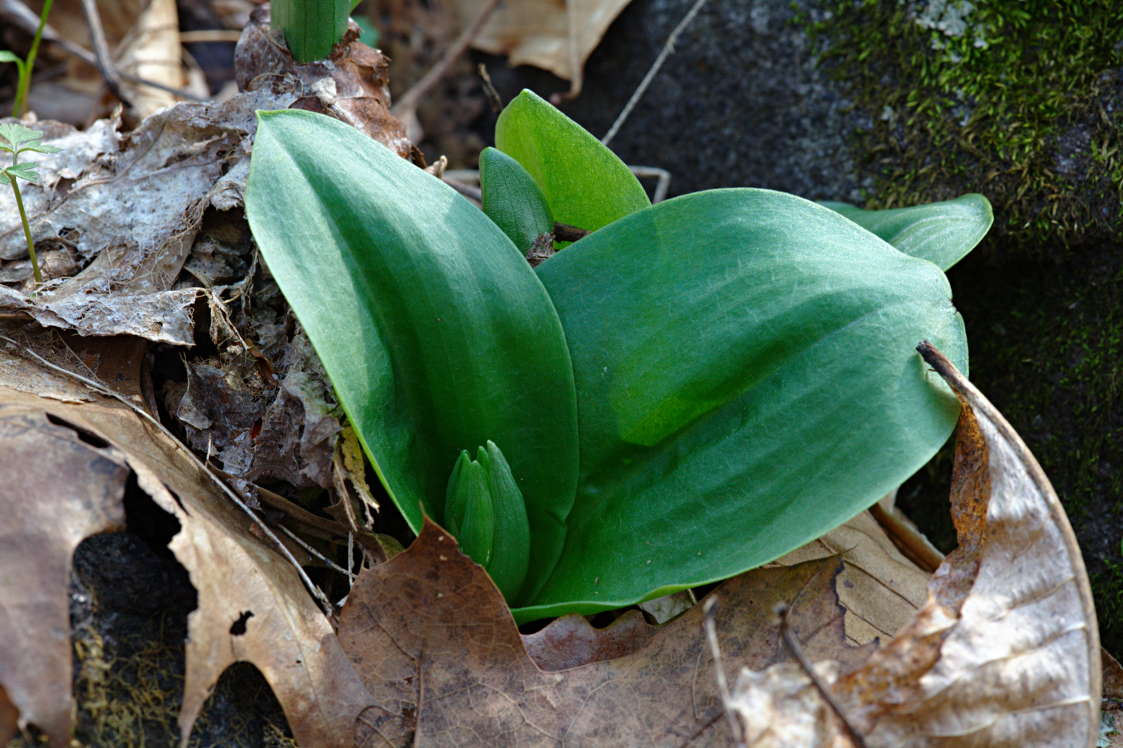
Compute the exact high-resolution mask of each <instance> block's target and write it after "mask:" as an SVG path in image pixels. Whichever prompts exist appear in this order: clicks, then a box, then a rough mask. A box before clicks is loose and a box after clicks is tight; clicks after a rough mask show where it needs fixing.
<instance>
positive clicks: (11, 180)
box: [0, 122, 59, 283]
mask: <svg viewBox="0 0 1123 748" xmlns="http://www.w3.org/2000/svg"><path fill="white" fill-rule="evenodd" d="M42 140H43V133H41V132H38V131H37V130H32V129H31V128H30V127H24V126H23V125H18V124H15V123H14V122H5V123H0V151H7V152H8V153H10V154H12V163H11V164H10V165H8V166H5V167H4V168H3V170H2V172H3V174H4V176H5V177H7V178H8V184H10V185H12V192H13V193H14V194H15V196H16V207H17V208H19V217H20V221H21V222H22V223H23V238H24V239H25V240H27V254H28V255H29V256H30V257H31V269H32V272H33V273H34V274H35V282H36V283H42V282H43V275H42V273H40V272H39V257H38V256H37V255H36V254H35V242H34V241H32V240H31V224H30V223H28V221H27V211H26V210H24V207H23V195H22V194H20V189H19V182H18V181H17V180H18V179H23V180H25V181H28V182H34V183H35V184H39V167H38V166H37V165H36V164H33V163H30V162H27V161H25V162H23V163H20V160H19V155H20V154H21V153H23V152H25V151H34V152H35V153H56V152H57V151H58V150H59V149H58V148H55V147H54V146H51V145H44V144H43V143H42V142H41V141H42Z"/></svg>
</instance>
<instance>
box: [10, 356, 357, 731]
mask: <svg viewBox="0 0 1123 748" xmlns="http://www.w3.org/2000/svg"><path fill="white" fill-rule="evenodd" d="M3 355H5V356H7V355H9V354H3ZM27 368H29V369H30V368H34V366H33V365H32V364H30V363H29V364H27ZM41 376H42V377H46V378H50V377H52V376H56V377H57V376H59V375H57V374H54V373H53V372H46V373H44V374H42V375H41ZM51 417H53V418H55V419H59V421H60V424H61V423H65V424H68V425H56V424H54V423H52V422H50V421H49V420H48V418H51ZM32 426H34V427H35V428H32ZM76 429H79V430H81V431H82V432H88V433H90V434H94V435H96V436H98V437H99V438H102V439H105V440H106V441H107V442H109V443H110V445H111V446H110V447H108V448H105V449H100V450H99V449H97V448H94V447H91V446H90V445H87V444H86V443H84V442H83V441H82V440H81V439H80V438H79V437H78V434H77V433H76V431H75V430H76ZM0 433H3V434H9V433H11V434H14V435H15V436H19V435H20V434H26V433H32V434H37V433H44V434H46V436H44V437H42V439H40V442H43V440H44V439H45V440H46V442H43V443H42V444H40V443H39V442H37V443H36V444H35V445H32V446H21V443H18V442H13V443H12V444H11V445H4V446H5V447H6V448H5V449H4V450H3V451H2V452H0V455H3V457H2V459H4V474H5V486H4V492H3V493H0V500H2V505H3V507H4V511H3V512H2V513H0V528H2V529H0V534H3V535H4V536H5V538H6V539H7V541H8V542H6V543H5V544H4V545H3V548H2V549H0V553H3V554H4V559H3V561H2V568H4V569H5V577H4V579H5V580H7V579H12V580H19V585H18V588H17V589H12V590H10V591H9V590H5V591H4V594H3V596H2V599H3V600H4V601H5V603H7V604H8V605H9V606H11V608H12V609H13V610H15V611H16V612H19V611H26V612H27V614H29V615H31V614H35V621H36V622H35V623H34V625H24V626H19V627H14V628H12V629H8V628H0V687H3V688H5V689H6V690H7V692H8V694H9V697H10V698H11V700H12V702H13V704H14V705H15V706H16V707H17V708H18V709H19V711H20V719H21V720H22V721H24V722H25V723H26V722H28V721H30V722H33V723H35V724H38V725H39V726H40V727H41V728H43V729H44V730H46V732H47V734H48V735H50V737H51V739H52V741H53V742H54V744H56V745H62V744H64V743H65V742H66V740H67V738H68V735H69V729H70V720H71V706H70V705H71V704H72V701H71V700H70V699H71V697H70V695H69V687H68V684H69V683H70V678H69V667H70V647H69V640H68V637H67V635H66V632H67V631H68V625H67V618H66V615H67V608H66V588H67V587H66V584H67V569H68V565H69V552H70V550H72V548H73V546H75V545H77V543H78V542H80V541H81V539H82V538H83V537H85V536H86V535H89V534H91V533H92V532H97V531H99V530H101V529H104V528H106V527H108V526H112V525H117V526H119V525H120V524H121V518H120V512H121V508H120V500H121V490H122V486H123V482H124V476H127V475H128V470H129V469H131V470H132V471H133V472H135V474H136V475H137V479H138V484H139V486H140V487H141V488H142V489H143V490H145V491H146V492H148V493H149V495H150V496H152V498H153V499H154V500H155V501H156V502H157V504H159V505H160V506H161V507H162V508H163V509H164V510H166V511H168V512H170V513H172V514H173V515H175V517H176V518H177V519H178V520H179V522H180V524H181V526H182V529H181V531H180V532H179V533H178V534H177V535H176V536H175V537H174V538H173V540H172V542H171V544H170V546H171V549H172V551H173V552H174V553H175V554H176V556H177V558H178V559H179V560H180V562H181V563H182V564H183V565H184V566H185V567H186V568H187V571H188V573H189V574H190V577H191V582H192V584H193V585H194V586H195V588H196V589H197V590H198V595H199V607H198V608H197V609H196V610H195V611H194V612H193V613H192V614H191V615H190V617H189V619H188V630H189V642H188V646H187V661H186V662H187V679H186V684H185V695H184V705H183V710H182V712H181V720H180V722H181V726H182V728H183V730H184V733H185V734H186V733H187V732H188V731H189V729H190V725H191V724H192V722H193V720H194V718H195V716H196V714H197V713H198V710H199V708H200V707H201V706H202V704H203V701H204V700H205V699H206V697H207V695H208V693H209V691H210V689H211V688H212V687H213V685H214V683H215V682H216V681H217V680H218V677H219V675H220V674H221V673H222V671H223V670H224V669H225V668H226V667H227V665H229V664H232V663H234V662H237V661H240V660H246V661H249V662H252V663H253V664H254V665H256V666H257V667H258V669H259V670H261V672H262V674H263V675H264V676H265V678H266V680H267V681H268V682H269V684H270V685H271V686H272V688H273V690H274V692H275V693H276V695H277V698H278V701H280V703H281V705H282V707H283V708H284V711H285V715H286V717H287V718H288V719H289V723H290V725H291V727H292V729H293V732H294V734H295V736H296V737H297V739H298V740H299V741H301V743H302V744H305V745H324V746H331V745H348V744H349V743H350V738H351V734H352V731H353V725H354V722H355V719H356V718H357V716H358V715H359V714H360V713H361V712H362V711H363V710H365V709H368V708H369V707H370V706H371V704H372V701H371V699H370V697H369V695H368V694H367V693H366V691H365V689H364V688H363V686H362V683H361V681H360V680H359V679H358V677H357V675H356V674H355V671H354V669H353V668H352V667H351V665H350V663H349V661H348V659H347V657H346V655H345V654H344V653H343V650H342V649H341V648H340V646H339V644H338V641H337V640H336V638H335V635H334V633H333V630H332V627H331V626H330V624H329V623H328V621H327V620H326V618H325V617H324V616H323V614H322V613H321V612H320V611H319V609H318V608H317V607H316V606H315V604H314V603H313V602H312V599H311V598H310V596H309V595H308V593H307V591H306V590H305V589H304V588H303V586H302V585H301V583H300V581H299V579H298V577H297V575H296V572H295V570H294V569H293V567H292V566H290V565H289V563H288V562H287V561H286V560H285V559H283V558H282V557H281V556H280V555H279V554H278V553H277V552H276V550H275V548H274V547H273V546H271V545H270V544H269V543H268V542H266V541H263V540H261V539H260V536H259V531H258V530H257V528H256V526H255V525H254V524H253V523H252V522H251V521H250V519H249V518H248V517H247V516H246V515H245V514H243V513H242V512H240V511H239V510H238V509H236V508H235V507H234V505H233V504H232V503H231V502H230V501H229V500H228V499H227V498H226V497H225V496H224V495H223V494H222V493H221V492H220V491H219V490H218V489H217V487H216V484H215V483H214V481H213V479H212V477H211V476H209V475H207V474H206V473H205V471H204V470H203V468H202V467H201V465H200V464H199V463H198V462H196V461H194V460H192V459H191V458H190V457H189V456H188V453H187V452H186V451H185V450H184V448H183V447H182V446H180V445H178V444H177V443H176V442H174V440H172V439H171V438H170V437H169V436H168V435H167V434H166V433H165V432H162V431H160V430H158V429H156V428H155V427H154V426H153V425H152V424H151V423H149V422H148V421H146V420H144V419H143V418H141V417H140V416H139V415H138V414H137V413H136V412H135V411H134V410H133V409H131V408H129V407H126V406H125V405H124V404H122V403H121V402H119V401H117V400H115V399H109V398H105V397H102V396H101V395H98V394H91V395H90V396H89V397H88V398H87V401H85V402H81V403H72V402H61V401H58V400H53V399H48V398H42V397H39V396H37V395H35V394H29V393H26V392H21V391H19V390H16V389H14V388H11V387H9V386H6V383H0ZM13 438H14V437H13ZM91 455H92V456H91ZM35 459H45V460H51V459H54V460H62V459H71V460H72V461H73V462H74V463H75V464H73V465H71V464H70V463H67V464H66V465H54V466H51V465H46V466H38V467H35V462H34V460H35ZM82 460H85V461H86V463H85V464H88V465H90V466H92V467H86V468H85V473H82V472H80V470H81V469H82V466H83V464H84V463H83V462H82ZM103 465H104V467H103ZM99 471H100V472H99ZM52 476H58V477H59V479H58V489H57V490H58V492H59V495H58V496H55V495H53V494H51V493H49V489H50V486H51V480H52ZM78 488H80V489H81V491H77V490H76V489H78ZM45 489H46V490H47V491H48V492H45ZM83 492H89V493H90V494H91V495H90V496H89V497H86V496H85V494H84V493H83ZM37 494H39V495H37ZM31 496H34V497H35V500H34V501H28V497H31ZM95 499H97V501H95ZM68 501H69V503H67V502H68ZM33 511H38V512H41V513H42V514H43V516H42V517H38V516H35V515H34V514H33V513H32V512H33ZM113 512H116V514H113ZM35 544H37V545H39V546H41V547H42V548H43V549H48V548H56V549H57V551H56V552H54V553H53V554H48V553H47V551H46V550H41V551H39V552H38V553H39V555H35V554H34V553H32V552H31V551H32V548H31V546H32V545H35ZM8 554H11V557H9V555H8ZM46 558H54V559H55V560H54V561H53V562H51V563H50V564H48V563H47V560H46ZM21 564H22V565H21ZM25 567H26V568H25ZM11 569H16V570H17V572H16V573H15V574H12V575H9V574H8V572H9V570H11ZM28 580H36V581H35V582H33V583H30V584H29V583H28ZM0 583H2V582H0ZM40 593H41V594H42V596H43V597H44V598H45V599H50V600H52V601H53V605H54V610H53V612H52V610H51V609H48V608H44V610H43V611H39V612H38V613H37V612H36V610H35V609H34V608H32V607H31V606H29V605H28V600H29V598H30V599H32V600H34V599H35V598H34V597H31V596H32V595H33V594H40ZM9 601H10V602H9ZM39 605H41V606H42V605H46V604H45V603H40V604H39ZM48 614H50V615H48ZM60 617H61V619H60ZM9 620H13V621H14V620H16V619H15V618H11V619H9ZM51 620H54V621H55V623H54V624H52V625H45V623H44V622H45V621H51ZM23 623H25V624H27V622H26V621H24V622H23ZM37 636H38V637H39V638H36V637H37ZM52 668H53V669H52ZM63 668H65V669H63ZM55 671H57V673H56V672H55ZM29 679H33V680H34V681H35V683H37V684H38V687H39V689H40V692H39V693H35V692H31V693H28V691H27V689H28V686H26V685H25V681H27V680H29ZM60 684H67V685H65V686H63V685H60ZM36 697H38V698H36ZM48 702H49V703H48ZM0 726H2V723H0Z"/></svg>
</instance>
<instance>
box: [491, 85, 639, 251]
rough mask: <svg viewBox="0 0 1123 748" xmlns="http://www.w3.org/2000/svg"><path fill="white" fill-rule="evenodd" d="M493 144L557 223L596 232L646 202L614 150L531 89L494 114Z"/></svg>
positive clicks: (524, 91) (633, 175)
mask: <svg viewBox="0 0 1123 748" xmlns="http://www.w3.org/2000/svg"><path fill="white" fill-rule="evenodd" d="M495 145H496V147H498V148H499V150H501V151H503V152H504V153H506V154H507V155H509V156H511V157H512V158H514V159H515V160H516V161H518V162H519V163H520V164H522V166H523V168H525V169H526V170H527V172H529V173H530V175H531V176H532V177H533V178H534V181H535V182H536V183H537V184H538V186H539V187H540V188H541V190H542V194H543V195H544V196H545V198H546V203H547V205H548V206H549V208H550V212H551V213H552V214H553V217H554V219H555V220H556V221H560V222H561V223H566V224H569V225H571V226H577V227H578V228H582V229H585V230H587V231H596V230H597V229H599V228H601V227H602V226H607V225H608V224H610V223H612V222H613V221H615V220H617V219H618V218H623V217H624V216H626V215H628V214H630V213H634V212H635V211H637V210H642V209H644V208H646V207H648V206H650V205H651V201H650V200H649V199H648V197H647V193H646V192H645V191H644V189H643V185H641V184H640V183H639V180H638V179H636V176H635V174H633V173H632V170H631V169H629V168H628V167H627V165H626V164H625V163H624V162H623V161H621V160H620V159H619V158H618V157H617V156H616V154H615V153H613V152H612V151H611V150H609V149H608V148H607V147H606V146H605V145H603V144H602V143H601V142H600V141H599V140H597V139H596V138H595V137H594V136H593V135H592V134H591V133H589V132H588V131H587V130H585V128H583V127H581V125H579V124H577V123H576V122H574V121H573V120H571V119H570V118H569V117H567V116H565V115H564V114H562V113H561V111H559V110H558V109H557V108H556V107H554V106H553V105H552V104H550V102H548V101H546V100H545V99H543V98H542V97H541V96H539V95H537V94H535V93H533V92H532V91H527V90H523V91H522V93H520V94H519V95H518V96H516V97H515V98H514V99H512V100H511V103H510V104H508V105H507V106H506V108H504V110H503V111H502V112H501V113H500V114H499V119H498V121H497V122H496V123H495Z"/></svg>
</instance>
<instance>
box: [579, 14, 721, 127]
mask: <svg viewBox="0 0 1123 748" xmlns="http://www.w3.org/2000/svg"><path fill="white" fill-rule="evenodd" d="M705 4H706V0H695V2H694V5H692V6H690V10H688V11H687V12H686V15H685V16H683V17H682V20H681V21H679V22H678V26H675V28H674V30H673V31H672V32H671V35H670V36H668V37H667V41H666V42H665V43H664V44H663V48H662V49H661V50H659V56H658V57H656V58H655V62H653V63H652V64H651V67H650V68H648V71H647V73H646V74H645V75H644V76H643V80H641V81H640V83H639V86H637V87H636V90H635V91H634V92H632V98H630V99H628V103H627V104H625V105H624V109H623V110H622V111H621V112H620V114H619V116H617V117H616V121H615V122H613V123H612V127H610V128H609V129H608V132H607V133H605V136H604V137H603V138H601V139H600V142H602V143H604V144H605V145H608V144H609V143H610V142H611V141H612V139H613V138H615V137H616V133H617V132H619V131H620V128H621V127H622V126H623V124H624V122H625V121H626V120H627V119H628V116H629V115H630V114H631V113H632V109H634V108H635V106H636V104H638V103H639V100H640V99H642V98H643V95H644V93H646V92H647V87H648V86H650V85H651V81H653V80H655V76H656V74H658V72H659V68H661V67H663V62H664V61H665V60H666V59H667V56H668V55H669V54H670V53H671V51H672V50H673V49H674V46H675V42H676V41H678V37H679V34H681V33H682V32H683V29H685V28H686V27H687V26H689V25H690V22H691V21H693V20H694V16H696V15H698V11H699V10H701V9H702V6H703V5H705Z"/></svg>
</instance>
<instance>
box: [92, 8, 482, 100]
mask: <svg viewBox="0 0 1123 748" xmlns="http://www.w3.org/2000/svg"><path fill="white" fill-rule="evenodd" d="M88 1H89V0H87V2H88ZM497 7H499V0H486V2H485V3H484V4H483V7H482V8H480V12H479V13H477V14H476V17H475V18H474V19H473V20H472V22H471V23H470V24H468V26H467V27H466V28H465V29H464V30H463V31H461V32H460V36H458V37H456V40H455V41H454V42H453V43H452V44H451V45H450V46H449V48H448V49H446V50H445V53H444V54H443V55H441V59H440V60H438V61H437V64H436V65H434V66H433V67H431V68H429V72H427V73H425V75H423V76H421V80H419V81H418V82H417V83H415V84H413V86H412V87H411V88H410V89H409V90H408V91H406V92H405V93H404V94H402V98H400V99H398V103H397V104H395V105H394V106H393V108H392V109H391V110H390V113H391V114H393V115H394V116H395V117H397V118H398V119H403V118H405V117H406V115H407V114H408V113H412V112H414V111H416V110H417V104H418V103H419V102H420V101H421V98H422V97H423V96H425V94H427V93H429V90H430V89H431V88H433V86H435V85H437V83H438V82H439V81H440V80H441V78H443V77H445V74H446V73H447V72H448V68H449V66H450V65H452V63H453V61H454V60H456V58H457V57H459V56H460V55H462V54H464V50H466V49H467V48H468V45H469V44H471V43H472V40H473V39H475V38H476V34H478V33H480V29H482V28H483V27H484V24H485V23H487V19H489V18H491V14H492V13H494V12H495V9H496V8H497Z"/></svg>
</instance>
